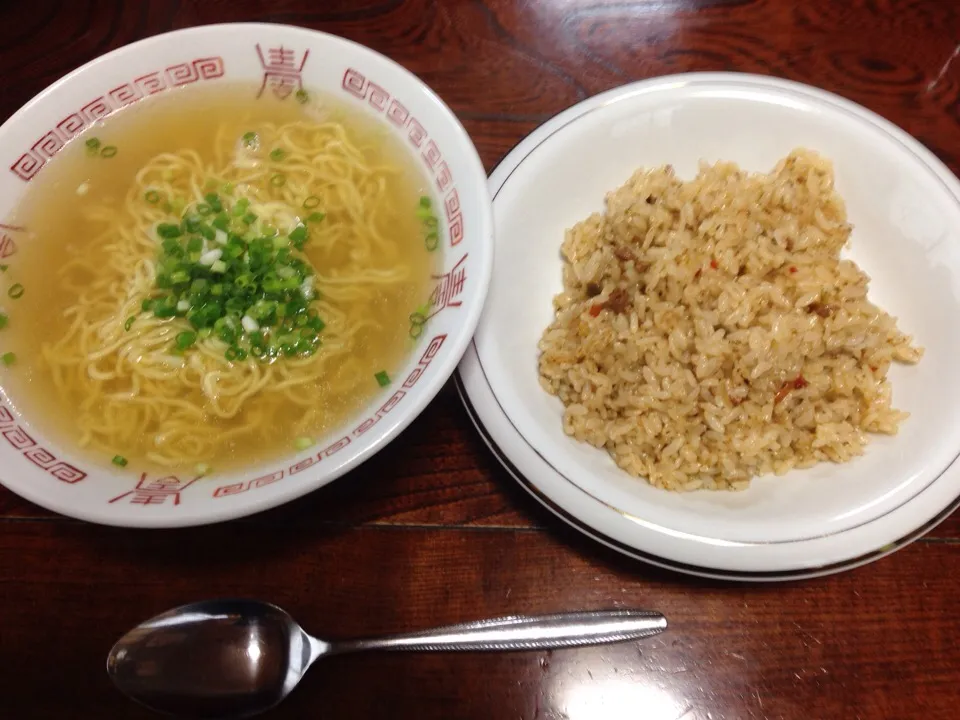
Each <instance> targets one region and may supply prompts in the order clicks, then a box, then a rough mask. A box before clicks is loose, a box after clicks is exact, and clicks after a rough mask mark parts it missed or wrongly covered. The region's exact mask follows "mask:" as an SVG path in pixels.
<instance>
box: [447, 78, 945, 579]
mask: <svg viewBox="0 0 960 720" xmlns="http://www.w3.org/2000/svg"><path fill="white" fill-rule="evenodd" d="M798 146H802V147H807V148H810V149H812V150H816V151H818V152H820V153H822V154H823V155H825V156H827V157H828V158H830V159H831V160H832V162H833V164H834V171H835V174H836V184H837V189H838V191H839V193H840V194H841V195H842V196H843V198H844V200H845V202H846V206H847V211H848V216H849V219H850V222H851V223H852V224H853V226H854V230H853V235H852V238H851V245H850V248H849V252H847V256H849V257H851V258H852V259H854V260H855V261H856V262H857V263H858V264H859V265H860V266H861V267H862V268H863V269H864V270H865V271H866V272H867V273H868V274H869V275H870V277H871V283H870V291H869V292H870V298H871V299H872V300H874V301H876V302H877V303H878V304H879V305H880V306H881V307H883V308H885V309H887V310H888V311H889V312H890V313H891V314H893V315H894V316H896V317H897V318H898V319H899V325H900V328H901V329H902V330H903V331H904V332H906V333H909V334H912V335H914V337H915V339H916V341H917V343H918V344H919V345H921V346H923V347H925V350H926V353H925V355H924V358H923V360H922V361H921V362H920V364H919V365H917V366H914V367H905V366H895V367H893V368H892V370H891V373H890V376H891V378H892V383H893V401H894V406H895V407H897V408H900V409H904V410H907V411H909V412H910V413H911V417H910V418H909V419H908V420H907V421H906V422H905V423H904V424H903V426H902V427H901V430H900V433H899V434H898V435H897V436H895V437H882V436H880V437H874V438H873V440H872V442H871V443H870V445H869V446H868V447H867V450H866V452H865V454H864V455H863V456H862V457H860V458H857V459H856V460H854V461H852V462H850V463H847V464H843V465H833V464H829V463H823V464H820V465H817V466H815V467H814V468H811V469H809V470H796V471H792V472H790V473H788V474H787V475H785V476H784V477H763V478H758V479H755V480H754V481H753V482H752V483H751V485H750V487H749V489H747V490H745V491H743V492H739V493H735V492H711V491H698V492H693V493H685V494H683V493H671V492H667V491H664V490H659V489H656V488H654V487H652V486H650V485H649V484H648V483H646V482H645V481H643V480H637V479H634V478H632V477H630V476H628V475H627V474H626V473H624V472H623V471H621V470H620V469H619V468H617V467H616V465H615V464H614V463H613V461H612V460H611V459H610V457H609V456H608V455H607V454H606V453H605V452H603V451H601V450H597V449H595V448H593V447H590V446H588V445H585V444H582V443H578V442H576V441H575V440H573V439H572V438H570V437H568V436H567V435H565V434H564V432H563V430H562V426H561V417H562V412H563V407H562V405H561V403H560V402H559V400H557V399H556V398H555V397H553V396H551V395H548V394H547V393H545V392H544V391H543V390H542V389H541V387H540V385H539V383H538V379H537V361H536V358H537V355H538V351H537V343H538V341H539V339H540V337H541V335H542V333H543V330H544V328H546V326H547V325H548V324H549V323H550V321H551V320H552V317H553V309H552V305H551V299H552V297H553V296H554V295H555V294H556V293H558V292H560V290H561V289H562V278H561V269H562V262H561V257H560V253H559V248H560V244H561V242H562V240H563V237H564V230H565V229H566V228H569V227H571V226H572V225H574V224H575V223H576V222H578V221H580V220H581V219H583V218H585V217H587V216H588V215H589V214H590V213H591V212H594V211H600V210H602V209H603V199H604V195H605V194H606V193H607V192H608V191H611V190H613V189H614V188H616V187H619V186H620V185H622V184H623V183H624V182H625V181H626V180H627V179H628V178H629V177H630V175H631V174H632V173H633V172H634V170H636V169H637V168H638V167H641V166H646V167H651V166H658V165H661V164H667V163H670V164H672V165H673V166H674V167H675V168H676V170H677V172H678V174H679V175H681V176H682V177H684V178H692V177H693V176H694V175H695V174H696V170H697V164H698V162H699V161H701V160H704V161H707V162H711V163H712V162H717V161H719V160H731V161H734V162H737V163H739V164H740V165H741V166H742V167H744V168H745V169H748V170H752V171H769V170H770V169H771V168H772V167H773V165H774V164H775V163H776V161H777V160H778V159H779V158H781V157H783V156H785V155H786V154H787V153H789V152H790V151H791V150H792V149H793V148H795V147H798ZM491 190H492V192H493V194H494V214H495V218H496V260H495V266H494V267H495V273H494V279H493V281H492V283H491V287H490V297H489V299H488V300H487V304H486V307H485V309H484V312H483V316H482V318H481V321H480V324H479V326H478V328H477V333H476V337H475V342H474V344H473V345H472V346H471V348H470V349H469V350H468V352H467V354H466V356H465V358H464V361H463V364H462V366H461V375H462V378H463V381H464V386H465V391H466V394H467V396H468V398H469V401H470V404H471V405H472V409H473V410H474V412H475V413H476V414H477V415H478V416H479V419H480V421H481V422H482V424H483V425H484V426H485V429H486V430H487V431H488V433H489V435H490V436H491V437H492V438H493V442H494V443H495V444H496V445H497V446H498V449H499V451H500V452H499V454H501V455H502V456H505V458H503V459H505V460H506V461H508V462H509V463H510V464H511V465H512V466H513V468H514V469H515V472H516V473H517V474H518V475H520V476H522V477H523V478H524V479H525V483H524V484H525V486H526V487H527V488H528V489H530V490H531V491H532V492H533V493H534V494H535V495H536V496H537V497H538V498H539V499H540V500H542V501H544V502H545V503H546V504H547V505H548V506H549V507H551V509H553V510H554V511H555V512H557V513H558V514H560V515H561V516H562V517H564V518H565V519H566V520H568V521H569V522H571V523H572V524H574V525H575V526H576V527H578V528H579V529H581V530H583V531H584V532H587V533H589V534H591V535H593V536H594V537H598V538H600V539H601V540H603V541H604V542H607V543H608V544H610V545H611V546H614V547H617V548H618V549H621V550H623V551H624V552H628V553H629V554H633V555H635V556H637V557H643V558H646V559H653V561H655V562H658V563H660V564H664V565H666V566H668V567H674V568H676V569H680V570H685V571H696V572H700V573H701V574H713V575H718V576H721V575H722V574H724V573H727V574H730V573H733V574H736V575H737V576H740V577H743V576H747V575H749V574H767V575H766V576H771V575H775V576H777V577H785V576H787V575H788V574H790V573H807V574H812V573H817V572H821V571H826V570H825V569H827V568H829V569H837V568H842V567H849V566H851V565H852V564H857V563H859V562H862V561H864V559H865V558H866V559H873V558H875V557H878V556H879V555H880V554H883V553H885V552H887V550H888V549H889V548H891V547H899V546H901V545H902V544H903V539H904V538H905V537H910V538H915V537H916V535H917V531H918V529H920V528H927V529H929V527H930V523H932V522H934V521H936V519H937V518H939V519H942V517H943V514H942V513H943V511H944V509H945V508H947V507H949V506H951V503H953V502H954V500H955V499H956V498H958V497H960V463H958V462H957V458H958V454H960V415H958V409H957V408H958V407H960V374H958V373H957V372H956V371H955V369H954V367H955V363H956V357H957V355H958V353H960V325H958V324H957V322H956V317H957V316H958V314H960V182H958V180H957V178H956V177H955V176H954V175H953V174H952V173H951V172H950V170H949V169H948V168H946V167H945V166H944V165H943V163H941V162H940V161H939V160H937V158H936V157H935V156H934V155H933V154H932V153H930V152H929V151H928V150H927V149H926V148H924V147H923V146H921V145H920V143H918V142H917V141H916V140H914V139H913V138H911V137H910V136H909V135H907V134H906V133H904V132H903V131H902V130H900V129H898V128H896V127H894V126H893V125H891V124H890V123H889V122H887V121H885V120H883V119H882V118H880V117H878V116H876V115H875V114H873V113H871V112H869V111H868V110H866V109H865V108H862V107H860V106H858V105H855V104H853V103H851V102H848V101H846V100H843V99H842V98H839V97H837V96H835V95H832V94H829V93H826V92H823V91H820V90H817V89H815V88H810V87H807V86H803V85H799V84H797V83H792V82H786V81H781V80H776V79H773V78H765V77H758V76H752V75H739V74H730V73H704V74H690V75H678V76H670V77H663V78H654V79H651V80H647V81H643V82H639V83H635V84H632V85H628V86H625V87H622V88H618V89H616V90H612V91H610V92H608V93H604V94H603V95H598V96H596V97H593V98H590V99H589V100H586V101H584V102H583V103H580V104H579V105H577V106H575V107H573V108H571V109H569V110H567V111H566V112H564V113H562V114H561V115H559V116H558V117H556V118H554V119H553V120H551V121H550V122H548V123H547V124H546V125H544V126H543V127H541V128H539V129H538V130H537V131H536V132H534V133H533V134H532V135H531V136H530V137H528V138H527V139H526V140H524V141H523V143H521V144H520V145H519V146H517V148H516V149H515V150H514V151H512V152H511V153H510V155H509V156H508V157H507V158H506V159H505V160H504V161H503V163H501V165H500V166H499V167H498V168H497V169H496V171H495V172H494V173H493V175H492V176H491Z"/></svg>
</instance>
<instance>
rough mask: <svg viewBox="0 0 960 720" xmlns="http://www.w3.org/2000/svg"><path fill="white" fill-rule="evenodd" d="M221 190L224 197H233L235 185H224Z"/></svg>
mask: <svg viewBox="0 0 960 720" xmlns="http://www.w3.org/2000/svg"><path fill="white" fill-rule="evenodd" d="M220 189H221V190H223V194H224V195H233V189H234V185H233V183H232V182H228V183H224V184H223V187H222V188H220Z"/></svg>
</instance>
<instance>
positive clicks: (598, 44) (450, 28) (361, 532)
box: [0, 0, 960, 720]
mask: <svg viewBox="0 0 960 720" xmlns="http://www.w3.org/2000/svg"><path fill="white" fill-rule="evenodd" d="M240 20H260V21H271V22H283V23H293V24H298V25H304V26H307V27H311V28H317V29H322V30H326V31H328V32H332V33H336V34H339V35H343V36H345V37H348V38H351V39H353V40H356V41H358V42H361V43H363V44H365V45H368V46H370V47H372V48H374V49H375V50H378V51H380V52H382V53H384V54H386V55H388V56H390V57H392V58H394V59H395V60H397V61H399V62H400V63H402V64H403V65H405V66H406V67H408V68H409V69H411V70H412V71H414V72H416V73H417V74H418V75H420V76H421V77H422V78H423V79H424V80H426V82H427V83H429V84H430V85H431V86H432V87H433V88H434V89H435V90H436V91H437V92H438V93H439V94H440V95H441V96H442V97H443V98H444V99H445V100H446V101H447V102H448V103H449V104H450V105H451V107H452V108H453V109H454V111H455V112H457V113H458V114H459V116H460V117H461V119H462V120H463V122H464V124H465V125H466V127H467V129H468V130H469V131H470V134H471V135H472V137H473V139H474V142H475V143H476V145H477V147H478V148H479V150H480V154H481V155H482V157H483V159H484V161H485V163H486V165H487V167H488V168H492V167H493V166H494V165H495V164H496V163H497V161H498V160H499V159H500V158H502V157H503V156H504V154H506V152H507V151H508V150H509V149H510V148H511V147H512V146H513V145H514V144H515V143H516V142H518V141H519V140H520V139H521V138H522V137H523V136H524V135H525V134H527V133H529V132H530V131H531V130H533V129H534V128H535V127H536V126H537V125H538V124H539V123H541V122H543V121H544V120H546V119H547V118H549V117H550V116H552V115H553V114H555V113H557V112H559V111H561V110H563V109H564V108H566V107H567V106H569V105H571V104H573V103H575V102H577V101H579V100H582V99H583V98H586V97H588V96H590V95H593V94H595V93H598V92H600V91H602V90H606V89H608V88H611V87H614V86H616V85H619V84H622V83H625V82H628V81H631V80H636V79H640V78H646V77H651V76H655V75H661V74H666V73H674V72H683V71H690V70H741V71H748V72H756V73H764V74H771V75H777V76H781V77H786V78H790V79H793V80H799V81H802V82H807V83H811V84H814V85H818V86H820V87H823V88H826V89H828V90H832V91H835V92H838V93H841V94H843V95H845V96H847V97H849V98H851V99H852V100H855V101H857V102H859V103H862V104H863V105H865V106H867V107H868V108H871V109H873V110H875V111H876V112H878V113H880V114H881V115H883V116H885V117H887V118H889V119H890V120H892V121H894V122H895V123H897V124H899V125H900V126H901V127H903V128H905V129H906V130H907V131H908V132H910V133H912V134H913V135H914V136H916V137H917V138H918V139H919V140H920V141H921V142H923V143H925V144H926V145H927V146H928V147H929V148H931V149H932V150H933V151H934V152H935V153H937V155H939V157H940V158H941V159H942V160H944V161H945V162H946V163H947V164H948V165H950V166H951V168H952V169H953V170H954V171H955V172H960V124H958V123H960V57H958V55H960V45H958V42H960V4H958V3H957V2H956V0H319V1H317V0H315V1H310V0H263V1H262V2H261V1H257V0H229V1H228V0H155V1H151V2H146V1H144V0H140V1H135V2H129V1H127V0H69V1H68V0H30V1H29V2H7V3H3V5H2V9H0V27H2V28H3V42H2V43H0V77H2V78H3V81H2V83H0V115H2V116H3V117H6V116H8V115H9V114H10V113H12V112H13V111H14V110H16V109H17V108H18V107H19V106H20V105H21V104H23V103H24V102H26V101H27V100H28V99H29V98H30V97H31V96H33V95H34V94H35V93H37V92H39V91H40V90H41V89H42V88H43V87H45V86H46V85H47V84H49V83H51V82H53V81H54V80H56V79H57V78H58V77H60V76H61V75H63V74H64V73H66V72H68V71H69V70H72V69H73V68H74V67H76V66H78V65H80V64H82V63H85V62H86V61H88V60H90V59H92V58H93V57H95V56H97V55H99V54H101V53H103V52H105V51H108V50H111V49H113V48H115V47H118V46H120V45H124V44H126V43H129V42H132V41H134V40H137V39H140V38H142V37H145V36H148V35H152V34H155V33H159V32H163V31H166V30H171V29H174V28H182V27H186V26H190V25H198V24H205V23H213V22H224V21H240ZM54 48H55V49H54ZM0 470H2V469H0ZM958 570H960V517H956V516H955V517H953V518H951V519H949V520H947V521H946V522H945V523H943V524H942V525H941V526H940V527H939V528H937V529H936V530H935V531H934V532H932V533H931V534H930V535H929V536H928V537H927V538H925V539H923V540H921V541H919V542H917V543H915V544H914V545H912V546H910V547H908V548H907V549H905V550H903V551H902V552H900V553H897V554H895V555H893V556H892V557H889V558H887V559H885V560H882V561H880V562H878V563H876V564H873V565H870V566H868V567H865V568H861V569H859V570H855V571H852V572H848V573H845V574H843V575H840V576H836V577H830V578H825V579H821V580H811V581H807V582H801V583H792V584H786V585H776V586H739V585H734V584H726V583H719V582H707V581H701V580H692V579H687V578H683V577H679V576H675V575H671V574H666V573H664V572H660V571H657V570H654V569H651V568H649V567H646V566H644V565H642V564H639V563H636V562H633V561H630V560H627V559H625V558H622V557H620V556H618V555H616V554H614V553H613V552H611V551H607V550H605V549H604V548H602V547H600V546H598V545H596V544H594V543H592V542H590V541H588V540H586V539H584V538H582V537H580V536H578V535H576V534H574V533H573V532H572V531H570V530H568V529H566V528H565V527H564V526H563V525H562V524H561V523H560V522H559V521H557V520H555V519H554V518H553V517H552V516H551V515H549V514H548V513H547V512H546V511H544V510H542V509H541V508H540V507H539V506H538V505H537V504H536V502H535V501H533V500H532V499H531V498H530V497H527V496H526V495H525V494H524V492H523V491H522V490H520V489H519V488H518V487H517V486H516V485H515V484H514V482H513V481H512V480H511V479H510V478H509V477H508V476H507V474H506V473H505V472H504V471H503V470H501V468H500V467H499V466H498V465H497V463H496V462H495V461H494V459H493V458H492V457H491V455H490V454H489V452H487V450H486V448H485V447H484V446H483V444H482V443H481V441H480V440H479V438H478V437H477V434H476V432H475V431H474V429H473V427H472V426H471V424H470V422H469V420H468V419H467V416H466V414H465V412H464V410H463V408H462V407H461V405H460V402H459V400H458V398H457V395H456V393H455V391H454V389H453V386H452V385H450V386H448V387H447V388H446V389H445V390H444V391H443V392H442V393H441V394H440V396H439V398H438V399H437V400H436V402H434V403H433V405H432V406H431V407H430V408H429V409H428V410H427V411H426V412H425V413H424V414H423V416H422V417H421V418H420V419H419V420H417V421H416V422H415V423H414V424H413V426H412V427H410V429H409V430H407V431H406V432H405V433H404V434H403V435H402V437H401V438H400V439H399V440H397V441H396V442H394V443H393V444H392V445H391V446H390V447H389V448H387V449H386V450H385V451H384V452H382V453H381V454H380V455H379V456H378V457H377V458H375V459H374V460H373V461H372V462H370V463H368V464H367V465H365V466H363V467H362V468H360V469H359V470H357V471H356V472H354V473H352V474H351V475H349V476H348V477H346V478H343V479H342V480H340V481H338V482H336V483H334V485H332V486H331V487H329V488H326V489H324V490H321V491H319V492H316V493H314V494H312V495H311V496H309V497H307V498H305V499H302V500H299V501H297V502H295V503H293V504H291V505H290V506H288V507H285V508H281V509H279V510H276V511H272V512H269V513H265V514H263V515H260V516H256V517H252V518H249V519H246V520H241V521H237V522H232V523H227V524H223V525H219V526H215V527H208V528H202V529H191V530H179V531H163V532H137V531H129V530H119V529H111V528H103V527H96V526H93V525H88V524H84V523H80V522H74V521H72V520H67V519H64V518H61V517H57V516H54V515H53V514H51V513H49V512H46V511H44V510H42V509H39V508H37V507H34V506H32V505H29V504H27V503H26V502H24V501H22V500H20V499H19V498H17V497H16V496H14V495H12V494H11V493H9V492H7V491H5V490H0V669H2V673H0V716H2V717H4V718H10V719H11V720H14V719H15V720H26V719H28V718H58V720H64V719H66V718H111V719H114V718H146V717H150V715H149V714H148V713H147V712H146V711H144V710H141V709H140V708H138V707H136V706H134V705H133V704H132V703H129V702H128V701H126V700H125V699H123V698H122V697H121V696H120V695H119V694H118V693H117V692H115V691H114V690H113V688H112V687H111V685H110V683H109V681H108V679H107V676H106V674H105V672H104V658H105V655H106V652H107V650H108V649H109V647H110V646H111V644H112V643H113V641H114V640H115V639H116V638H117V637H118V636H119V635H120V634H121V633H122V632H123V631H124V630H126V629H127V628H129V627H130V626H132V625H134V624H135V623H137V622H138V621H140V620H141V619H143V618H145V617H147V616H150V615H152V614H154V613H156V612H159V611H161V610H164V609H166V608H168V607H170V606H173V605H177V604H179V603H184V602H188V601H192V600H196V599H201V598H207V597H212V596H237V595H239V596H253V597H259V598H264V599H269V600H272V601H274V602H276V603H279V604H280V605H282V606H284V607H286V608H288V609H289V610H290V611H291V612H292V613H293V614H294V615H295V616H296V617H297V618H298V619H299V620H301V621H302V622H303V623H304V624H305V625H306V626H307V627H308V628H310V629H311V630H313V631H315V632H317V633H318V634H328V635H330V636H333V637H336V636H348V635H353V634H367V633H380V632H391V631H401V630H411V629H415V628H422V627H427V626H430V625H433V624H436V623H446V622H454V621H461V620H467V619H474V618H482V617H487V616H493V615H498V614H507V613H515V612H547V611H559V610H566V609H580V608H599V607H608V606H637V607H650V608H656V609H659V610H661V611H663V612H664V613H666V614H667V615H668V617H669V619H670V621H671V629H670V631H669V632H668V633H667V634H664V635H661V636H660V637H658V638H656V639H653V640H651V641H646V642H643V643H641V644H639V645H637V644H627V645H622V646H615V647H609V648H602V649H589V650H580V651H563V652H554V653H548V654H542V653H541V654H536V653H533V654H514V655H502V656H493V655H483V656H477V655H458V656H439V655H420V656H401V655H393V656H390V655H381V656H356V657H345V658H341V659H335V660H331V661H329V662H328V663H327V664H325V665H324V666H323V668H322V669H318V671H315V674H314V675H313V676H312V677H310V678H309V681H308V682H306V683H305V685H304V686H303V687H302V688H300V689H298V690H297V691H296V692H295V693H294V694H293V695H292V696H291V698H290V699H289V700H288V701H287V702H286V703H284V704H283V705H282V706H281V708H280V709H278V710H276V711H275V712H274V713H273V714H272V717H276V718H310V719H311V720H312V719H316V718H321V719H323V720H331V719H333V718H391V719H396V718H405V717H409V718H418V719H420V720H425V719H426V718H443V719H444V720H453V719H458V718H478V719H482V720H514V719H520V718H523V719H524V720H533V719H534V718H544V719H551V718H555V719H558V720H559V719H560V718H564V719H569V720H583V719H584V718H588V719H591V720H592V719H597V720H619V719H620V718H624V719H626V718H629V719H630V720H676V719H678V718H684V720H693V719H694V718H696V719H698V720H707V719H711V718H712V719H716V720H720V719H721V718H728V719H739V718H797V719H801V718H802V719H804V720H806V719H811V720H814V719H817V718H831V719H832V718H844V719H847V718H849V719H851V720H852V719H853V718H864V719H865V718H884V719H891V718H898V719H899V718H924V719H925V720H934V719H935V718H944V719H947V718H950V719H953V718H957V717H958V716H960V618H958V613H957V610H956V608H957V605H956V602H957V597H958V596H960V572H957V571H958Z"/></svg>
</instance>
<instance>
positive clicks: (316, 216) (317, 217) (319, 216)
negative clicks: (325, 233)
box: [307, 212, 326, 222]
mask: <svg viewBox="0 0 960 720" xmlns="http://www.w3.org/2000/svg"><path fill="white" fill-rule="evenodd" d="M325 217H326V215H324V214H323V213H322V212H315V213H310V215H309V216H308V217H307V222H320V221H321V220H323V219H324V218H325Z"/></svg>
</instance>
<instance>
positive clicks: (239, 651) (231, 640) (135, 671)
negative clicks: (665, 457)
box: [107, 600, 667, 718]
mask: <svg viewBox="0 0 960 720" xmlns="http://www.w3.org/2000/svg"><path fill="white" fill-rule="evenodd" d="M666 626H667V621H666V619H665V618H664V617H663V615H661V614H660V613H656V612H649V611H645V610H603V611H593V612H581V613H565V614H560V615H543V616H537V617H523V616H520V617H505V618H498V619H495V620H483V621H479V622H472V623H464V624H461V625H451V626H447V627H443V628H438V629H435V630H429V631H423V632H415V633H409V634H405V635H393V636H390V637H386V638H380V639H369V640H349V641H343V642H326V641H323V640H319V639H317V638H314V637H312V636H310V635H308V634H307V633H306V632H304V630H303V629H302V628H301V627H300V626H299V625H298V624H297V623H296V622H295V621H294V619H293V618H292V617H290V615H289V614H288V613H287V612H285V611H284V610H282V609H281V608H279V607H277V606H276V605H271V604H269V603H265V602H259V601H256V600H211V601H205V602H198V603H192V604H190V605H183V606H181V607H178V608H174V609H173V610H169V611H167V612H165V613H163V614H161V615H157V616H156V617H154V618H151V619H150V620H147V621H146V622H144V623H141V624H140V625H138V626H137V627H135V628H134V629H133V630H131V631H130V632H128V633H127V634H125V635H124V636H123V637H122V638H120V639H119V640H118V641H117V643H116V644H115V645H114V646H113V648H112V649H111V650H110V654H109V655H108V657H107V673H108V674H109V675H110V678H111V679H112V680H113V682H114V684H115V685H116V686H117V687H118V688H119V689H120V690H121V691H122V692H123V693H124V694H126V695H128V696H129V697H131V698H133V699H134V700H136V701H137V702H139V703H141V704H143V705H145V706H147V707H149V708H151V709H153V710H156V711H158V712H162V713H167V714H171V715H178V716H181V717H195V718H227V717H229V718H243V717H250V716H252V715H256V714H259V713H262V712H264V711H266V710H269V709H270V708H272V707H274V706H275V705H277V703H279V702H280V701H282V700H283V699H284V698H285V697H286V696H287V695H289V694H290V692H291V691H292V690H293V689H294V688H295V687H296V686H297V684H298V683H299V682H300V679H301V678H302V677H303V675H304V673H306V671H307V670H308V669H309V668H310V666H311V665H312V664H313V663H314V662H315V661H316V660H317V659H319V658H321V657H323V656H324V655H332V654H341V653H346V652H358V651H361V650H419V651H444V650H446V651H452V650H459V651H465V650H467V651H469V650H545V649H555V648H562V647H580V646H585V645H594V644H599V643H609V642H619V641H624V640H638V639H641V638H645V637H649V636H651V635H656V634H657V633H659V632H662V631H663V630H664V629H665V628H666Z"/></svg>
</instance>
